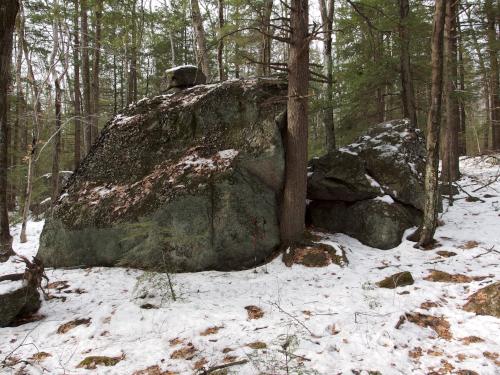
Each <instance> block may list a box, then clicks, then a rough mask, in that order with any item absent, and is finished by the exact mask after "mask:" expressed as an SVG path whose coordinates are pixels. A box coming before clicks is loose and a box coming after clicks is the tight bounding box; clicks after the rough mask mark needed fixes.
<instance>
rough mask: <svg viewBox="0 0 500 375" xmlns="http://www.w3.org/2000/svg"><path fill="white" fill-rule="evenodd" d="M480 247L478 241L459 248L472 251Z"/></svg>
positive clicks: (469, 242) (468, 242)
mask: <svg viewBox="0 0 500 375" xmlns="http://www.w3.org/2000/svg"><path fill="white" fill-rule="evenodd" d="M478 245H479V242H477V241H467V242H466V243H464V244H463V245H460V246H459V248H460V249H464V250H470V249H473V248H475V247H477V246H478Z"/></svg>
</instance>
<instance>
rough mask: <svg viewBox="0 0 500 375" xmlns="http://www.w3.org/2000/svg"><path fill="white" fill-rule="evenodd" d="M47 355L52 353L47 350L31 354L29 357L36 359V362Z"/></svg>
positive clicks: (50, 355) (49, 355)
mask: <svg viewBox="0 0 500 375" xmlns="http://www.w3.org/2000/svg"><path fill="white" fill-rule="evenodd" d="M48 357H52V354H50V353H47V352H38V353H35V354H33V355H32V356H31V357H30V359H31V360H33V361H36V362H41V361H43V360H45V359H46V358H48Z"/></svg>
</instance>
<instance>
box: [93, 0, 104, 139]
mask: <svg viewBox="0 0 500 375" xmlns="http://www.w3.org/2000/svg"><path fill="white" fill-rule="evenodd" d="M101 18H102V0H97V1H96V3H95V30H94V56H93V58H92V64H93V66H92V132H91V135H92V138H91V139H92V143H94V142H95V140H96V139H97V135H98V134H99V97H100V89H99V73H100V59H101Z"/></svg>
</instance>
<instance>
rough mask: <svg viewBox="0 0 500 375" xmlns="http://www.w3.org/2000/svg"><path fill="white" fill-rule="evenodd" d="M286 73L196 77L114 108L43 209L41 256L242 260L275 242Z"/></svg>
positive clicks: (48, 260) (105, 260)
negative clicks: (193, 82) (209, 80)
mask: <svg viewBox="0 0 500 375" xmlns="http://www.w3.org/2000/svg"><path fill="white" fill-rule="evenodd" d="M285 98H286V84H285V83H283V82H282V81H278V80H272V79H251V80H233V81H226V82H224V83H220V84H214V85H199V86H196V87H191V88H188V89H185V90H183V91H180V92H174V93H171V94H167V95H161V96H158V97H155V98H152V99H143V100H141V101H140V102H138V103H137V104H135V105H133V106H130V107H128V108H126V109H125V110H124V111H123V112H122V113H120V114H119V115H117V116H116V117H115V118H113V119H112V120H111V121H109V123H108V124H107V125H106V127H105V128H104V130H103V131H102V133H101V135H100V137H99V139H98V141H97V142H96V143H95V144H94V146H93V147H92V149H91V151H90V153H89V155H88V156H87V157H86V158H85V159H84V160H83V162H82V163H81V165H80V166H79V168H78V169H77V170H76V171H75V173H74V174H73V176H72V177H71V178H70V180H69V182H68V183H67V184H66V187H65V190H64V191H63V192H62V194H61V196H60V198H59V200H58V202H57V203H56V205H55V207H54V209H53V211H52V213H51V217H49V218H47V220H46V224H45V227H44V230H43V233H42V235H41V242H40V249H39V253H38V256H39V257H40V258H41V259H42V260H43V261H44V263H45V265H46V266H54V267H59V266H113V265H119V266H131V267H137V268H143V269H153V270H169V271H201V270H208V269H218V270H232V269H242V268H246V267H252V266H254V265H255V264H258V263H259V262H262V261H263V260H264V259H266V257H268V256H269V255H270V254H271V253H272V252H273V251H274V250H275V248H277V246H278V245H279V243H280V236H279V224H278V205H279V192H280V191H281V188H282V185H283V176H284V151H283V146H282V140H281V134H280V128H279V127H280V119H281V118H283V116H280V114H282V113H283V112H284V110H285V107H286V100H285Z"/></svg>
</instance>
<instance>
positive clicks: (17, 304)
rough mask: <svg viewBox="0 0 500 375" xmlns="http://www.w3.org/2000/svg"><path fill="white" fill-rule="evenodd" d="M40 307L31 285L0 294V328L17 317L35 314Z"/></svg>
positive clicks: (35, 290) (34, 289) (38, 299)
mask: <svg viewBox="0 0 500 375" xmlns="http://www.w3.org/2000/svg"><path fill="white" fill-rule="evenodd" d="M3 283H8V282H3ZM40 305H41V302H40V294H39V293H38V291H37V289H36V287H33V286H31V285H22V286H20V287H19V288H13V289H12V290H9V292H7V293H2V294H0V327H5V326H8V325H9V324H10V323H12V322H13V321H14V320H15V319H16V318H17V317H19V316H23V315H28V314H32V313H34V312H36V311H37V310H38V309H39V308H40Z"/></svg>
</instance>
